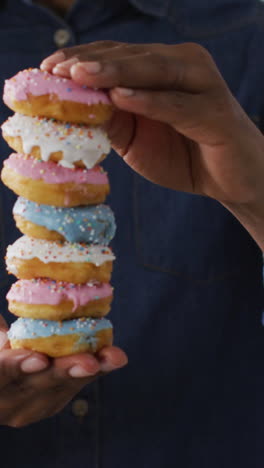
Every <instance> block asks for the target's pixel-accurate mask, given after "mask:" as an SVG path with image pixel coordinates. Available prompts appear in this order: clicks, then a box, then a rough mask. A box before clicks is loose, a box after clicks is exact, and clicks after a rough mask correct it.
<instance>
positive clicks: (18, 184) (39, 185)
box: [1, 153, 109, 207]
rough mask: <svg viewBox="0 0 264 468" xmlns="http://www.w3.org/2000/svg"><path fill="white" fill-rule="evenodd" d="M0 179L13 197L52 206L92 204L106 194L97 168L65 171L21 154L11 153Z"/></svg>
mask: <svg viewBox="0 0 264 468" xmlns="http://www.w3.org/2000/svg"><path fill="white" fill-rule="evenodd" d="M1 177H2V181H3V182H4V184H5V185H6V186H7V187H9V188H10V189H11V190H13V191H14V192H15V193H16V194H17V195H19V196H22V197H24V198H26V199H27V200H30V201H33V202H36V203H40V204H46V205H52V206H62V207H63V206H80V205H87V204H91V205H94V204H98V203H102V202H104V200H105V198H106V196H107V194H108V193H109V181H108V177H107V174H106V173H105V172H104V171H103V169H102V168H101V167H100V166H95V167H94V168H93V169H89V170H87V169H81V168H75V169H69V168H66V167H63V166H60V165H58V164H56V163H54V162H53V161H47V162H45V161H41V160H38V159H35V158H34V157H31V156H26V155H24V154H17V153H12V154H11V155H10V156H9V158H8V159H6V160H5V161H4V168H3V170H2V175H1Z"/></svg>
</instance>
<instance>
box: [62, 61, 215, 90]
mask: <svg viewBox="0 0 264 468" xmlns="http://www.w3.org/2000/svg"><path fill="white" fill-rule="evenodd" d="M181 54H182V52H181V53H180V55H181ZM208 55H209V54H208ZM70 71H71V76H72V79H73V80H75V81H76V82H77V83H78V84H80V85H86V86H89V87H96V88H114V87H132V88H139V89H140V88H144V89H146V90H180V91H187V92H190V93H199V92H201V91H203V90H205V89H207V88H208V87H210V86H212V84H214V85H215V81H216V79H218V80H220V81H221V78H220V75H219V73H218V72H217V70H216V67H215V66H214V65H213V63H212V61H210V60H209V59H208V65H207V64H206V65H205V63H202V65H201V64H200V63H199V62H195V61H194V60H190V58H189V57H184V58H182V57H178V56H177V53H175V56H174V57H172V56H170V55H165V54H158V53H153V52H145V53H143V54H140V55H136V56H129V57H122V58H118V59H112V60H111V59H109V60H108V59H107V58H106V59H104V58H103V59H102V60H98V61H92V62H78V63H76V64H74V65H72V67H71V70H70Z"/></svg>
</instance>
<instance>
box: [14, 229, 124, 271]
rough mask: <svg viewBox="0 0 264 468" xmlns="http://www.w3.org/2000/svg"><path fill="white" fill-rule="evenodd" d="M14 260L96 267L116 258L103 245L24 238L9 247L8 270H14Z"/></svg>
mask: <svg viewBox="0 0 264 468" xmlns="http://www.w3.org/2000/svg"><path fill="white" fill-rule="evenodd" d="M14 258H18V259H21V260H31V259H32V258H38V259H39V260H40V261H41V262H43V263H51V262H54V263H71V262H74V263H75V262H81V263H93V264H94V265H96V266H100V265H103V264H104V263H105V262H109V261H113V260H114V259H115V256H114V255H113V252H112V250H111V249H110V248H109V247H104V246H101V245H85V244H77V243H76V244H70V243H69V242H64V243H63V242H50V241H47V240H43V239H33V238H31V237H27V236H22V237H20V238H19V239H18V240H16V241H15V242H14V244H12V245H9V247H8V248H7V254H6V264H7V267H8V270H9V271H10V272H11V273H14V271H13V270H12V261H13V259H14Z"/></svg>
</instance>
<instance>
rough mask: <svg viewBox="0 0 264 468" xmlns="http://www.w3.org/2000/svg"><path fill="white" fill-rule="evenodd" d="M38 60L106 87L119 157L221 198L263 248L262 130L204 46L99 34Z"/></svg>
mask: <svg viewBox="0 0 264 468" xmlns="http://www.w3.org/2000/svg"><path fill="white" fill-rule="evenodd" d="M42 68H43V69H45V70H48V71H52V72H53V73H54V74H57V75H60V76H64V77H71V78H72V79H73V80H74V81H75V82H77V83H78V84H82V85H87V86H91V87H95V88H97V87H99V88H110V89H111V91H110V95H111V99H112V101H113V102H114V104H115V106H116V108H117V109H118V111H117V112H116V113H115V115H114V117H113V119H112V120H111V122H110V124H109V126H108V127H109V128H108V133H109V135H110V138H111V140H112V143H113V146H114V148H115V149H116V151H117V152H118V153H119V154H120V155H121V156H122V157H123V158H124V160H125V161H126V162H127V163H128V164H129V165H130V166H131V167H132V168H133V169H134V170H136V171H137V172H139V173H140V174H142V175H143V176H144V177H146V178H148V179H150V180H151V181H153V182H155V183H158V184H160V185H163V186H165V187H169V188H172V189H175V190H181V191H186V192H190V193H193V194H200V195H207V196H209V197H212V198H214V199H216V200H218V201H220V202H221V203H222V204H224V205H225V206H226V207H227V208H228V209H229V210H230V211H232V212H233V213H234V214H235V216H236V217H237V218H238V219H239V220H240V221H241V223H242V224H244V226H245V227H246V228H247V229H248V231H249V232H250V233H251V235H252V236H253V237H254V238H255V240H256V241H257V242H258V243H259V245H260V246H261V247H262V248H264V242H263V235H262V233H263V228H264V221H263V220H264V209H263V198H264V194H263V175H264V158H263V152H264V140H263V136H262V135H261V133H260V132H259V130H258V129H257V128H256V127H255V125H254V124H253V123H252V122H251V121H250V119H249V118H248V117H247V115H246V114H245V113H244V111H243V110H242V108H241V107H240V105H239V103H238V102H237V101H236V100H235V99H234V97H233V96H232V94H231V92H230V91H229V89H228V87H227V85H226V83H225V81H224V80H223V78H222V77H221V75H220V73H219V71H218V69H217V67H216V65H215V63H214V61H213V60H212V58H211V56H210V54H209V53H208V52H207V51H206V50H205V49H204V48H202V47H201V46H199V45H197V44H192V43H188V44H181V45H175V46H170V45H163V44H150V45H149V44H147V45H133V44H123V43H116V42H97V43H92V44H88V45H84V46H79V47H73V48H70V49H63V50H62V51H60V52H57V53H56V54H54V55H52V56H50V57H49V58H47V59H46V60H44V62H43V63H42ZM120 129H122V131H120Z"/></svg>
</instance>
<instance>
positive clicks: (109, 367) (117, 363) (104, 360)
mask: <svg viewBox="0 0 264 468" xmlns="http://www.w3.org/2000/svg"><path fill="white" fill-rule="evenodd" d="M97 356H98V359H99V361H100V367H101V372H112V371H114V370H116V369H120V368H121V367H124V366H126V365H127V363H128V357H127V355H126V353H125V352H124V351H123V350H122V349H120V348H117V347H115V346H111V347H105V348H103V349H102V350H101V351H99V353H98V354H97Z"/></svg>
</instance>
